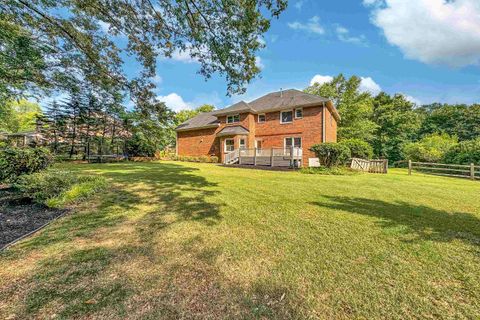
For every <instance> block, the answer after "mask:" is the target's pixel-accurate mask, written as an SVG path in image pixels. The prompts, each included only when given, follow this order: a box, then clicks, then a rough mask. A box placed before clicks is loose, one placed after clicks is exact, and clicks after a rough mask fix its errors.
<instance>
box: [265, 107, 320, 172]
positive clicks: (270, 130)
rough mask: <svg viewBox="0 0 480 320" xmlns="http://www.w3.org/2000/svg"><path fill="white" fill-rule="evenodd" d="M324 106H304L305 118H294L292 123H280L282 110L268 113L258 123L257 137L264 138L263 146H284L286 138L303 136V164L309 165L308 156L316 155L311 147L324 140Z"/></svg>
mask: <svg viewBox="0 0 480 320" xmlns="http://www.w3.org/2000/svg"><path fill="white" fill-rule="evenodd" d="M322 108H323V107H321V106H318V107H309V108H303V118H301V119H293V122H292V123H287V124H282V123H280V111H276V112H270V113H267V114H266V121H265V122H264V123H258V122H257V124H256V138H257V140H262V147H263V148H272V147H281V148H283V147H284V138H287V137H301V138H302V149H303V165H304V166H306V165H308V158H313V157H315V155H314V154H313V152H311V151H310V150H309V149H310V147H311V146H313V145H314V144H317V143H321V142H322Z"/></svg>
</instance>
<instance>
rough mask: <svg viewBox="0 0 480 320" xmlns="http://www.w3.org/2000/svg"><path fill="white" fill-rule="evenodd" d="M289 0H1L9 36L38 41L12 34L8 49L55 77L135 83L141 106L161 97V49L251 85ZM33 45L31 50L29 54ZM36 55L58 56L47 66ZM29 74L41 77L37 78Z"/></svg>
mask: <svg viewBox="0 0 480 320" xmlns="http://www.w3.org/2000/svg"><path fill="white" fill-rule="evenodd" d="M286 4H287V1H286V0H252V1H192V0H178V1H153V0H147V1H130V0H115V1H113V2H112V1H102V0H91V1H78V0H64V1H51V0H38V1H27V0H16V1H3V2H2V3H1V4H0V12H1V14H0V20H1V21H2V23H3V24H2V25H7V26H8V27H9V28H8V30H7V29H6V30H7V32H6V35H5V37H7V38H9V39H13V40H15V39H17V38H19V37H20V36H19V34H22V35H23V34H25V35H26V37H27V39H29V41H30V40H31V43H30V44H31V45H27V46H22V47H20V48H19V47H18V46H15V43H14V42H15V41H13V40H12V41H13V42H11V43H12V44H11V45H9V46H8V50H10V51H12V50H13V51H14V53H15V54H14V56H19V57H20V60H19V61H22V60H25V61H29V62H32V63H33V62H35V63H36V62H38V66H37V65H36V68H35V69H34V70H35V72H38V73H39V74H40V75H43V76H44V78H48V79H50V80H51V82H52V83H50V84H53V82H54V84H56V85H58V86H60V87H61V86H63V85H72V84H77V85H78V84H79V83H83V82H85V81H88V82H91V83H93V84H94V85H95V86H98V87H103V86H116V87H118V88H121V89H127V90H128V91H129V93H130V95H131V97H132V99H134V101H135V103H136V105H137V107H139V108H146V107H148V106H150V104H149V102H152V100H153V99H154V97H155V95H154V93H153V90H152V89H153V88H154V87H155V86H154V84H153V83H152V81H151V78H152V77H153V76H154V75H155V64H156V60H157V56H158V55H161V56H166V57H170V56H172V54H174V53H178V52H179V51H183V52H186V53H187V54H189V55H190V56H191V57H192V58H194V59H196V60H197V61H198V62H199V63H200V65H201V67H200V70H199V73H200V74H201V75H203V76H204V77H206V78H209V77H210V76H211V75H212V74H213V73H217V72H218V73H220V74H222V75H224V76H225V77H226V80H227V91H228V92H229V93H242V92H244V91H245V85H246V84H247V83H248V82H249V81H250V80H251V79H253V78H254V77H255V76H256V75H257V74H258V73H259V72H260V70H259V68H258V67H257V65H256V63H255V55H256V51H257V50H258V49H259V48H261V47H262V43H261V40H260V36H261V35H262V34H263V33H265V32H266V31H267V30H268V29H269V27H270V20H271V18H273V17H278V16H279V14H280V13H281V12H282V11H283V10H284V9H285V8H286ZM20 26H21V27H20ZM0 29H1V28H0ZM112 36H123V37H124V38H125V39H126V41H127V45H126V46H125V47H122V48H120V47H118V46H116V45H115V43H114V42H113V41H112V39H111V37H112ZM25 48H27V49H28V50H27V51H32V52H31V54H30V53H29V55H27V56H26V55H25V50H24V49H25ZM0 50H1V51H2V52H1V53H2V55H4V54H7V53H8V52H9V51H5V50H6V49H5V48H4V47H3V46H2V47H1V48H0ZM122 52H124V53H126V54H130V55H133V56H134V57H135V58H136V59H137V60H138V61H139V62H140V64H141V65H142V66H143V68H142V70H141V71H140V72H139V75H138V77H136V78H133V79H130V80H129V79H127V77H126V75H125V74H124V73H123V71H122V68H121V67H122V59H121V53H122ZM36 57H43V59H44V61H51V62H52V63H48V64H47V65H45V64H44V63H42V59H40V60H38V59H37V58H36ZM53 61H54V62H55V63H53ZM0 68H2V70H0V74H10V73H11V70H12V66H11V65H10V64H8V63H6V64H5V63H3V64H0ZM53 71H59V72H53ZM47 75H52V76H49V77H47ZM25 80H28V81H31V82H32V83H35V84H37V85H39V84H40V83H41V81H38V79H36V78H35V77H32V78H29V79H25ZM7 86H8V87H9V89H10V90H13V89H15V88H14V87H13V88H12V85H11V84H10V83H7ZM22 88H23V87H22Z"/></svg>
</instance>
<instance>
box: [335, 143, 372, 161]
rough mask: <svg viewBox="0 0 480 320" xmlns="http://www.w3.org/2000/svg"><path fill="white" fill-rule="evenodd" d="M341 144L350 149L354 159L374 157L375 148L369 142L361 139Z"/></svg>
mask: <svg viewBox="0 0 480 320" xmlns="http://www.w3.org/2000/svg"><path fill="white" fill-rule="evenodd" d="M340 143H341V144H343V145H346V146H347V147H348V149H350V154H351V155H350V156H351V157H352V158H362V159H371V158H372V157H373V148H372V146H371V145H370V144H369V143H368V142H365V141H363V140H360V139H347V140H343V141H342V142H340Z"/></svg>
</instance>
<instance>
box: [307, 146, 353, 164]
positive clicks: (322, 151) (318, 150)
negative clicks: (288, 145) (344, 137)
mask: <svg viewBox="0 0 480 320" xmlns="http://www.w3.org/2000/svg"><path fill="white" fill-rule="evenodd" d="M310 150H311V151H313V152H314V153H315V155H316V156H317V158H318V159H319V160H320V164H321V165H324V166H325V167H328V168H330V167H334V166H338V165H341V164H343V163H345V162H346V161H347V160H348V159H349V158H350V157H351V153H350V149H349V148H348V147H347V146H346V145H345V144H342V143H334V142H326V143H322V144H316V145H314V146H312V147H311V148H310Z"/></svg>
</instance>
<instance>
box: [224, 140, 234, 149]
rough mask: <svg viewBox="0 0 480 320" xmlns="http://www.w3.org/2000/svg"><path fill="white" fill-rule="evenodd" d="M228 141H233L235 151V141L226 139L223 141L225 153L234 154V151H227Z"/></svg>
mask: <svg viewBox="0 0 480 320" xmlns="http://www.w3.org/2000/svg"><path fill="white" fill-rule="evenodd" d="M227 141H233V150H235V139H232V138H228V139H225V140H224V141H223V150H224V152H232V151H233V150H232V151H229V150H227Z"/></svg>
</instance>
